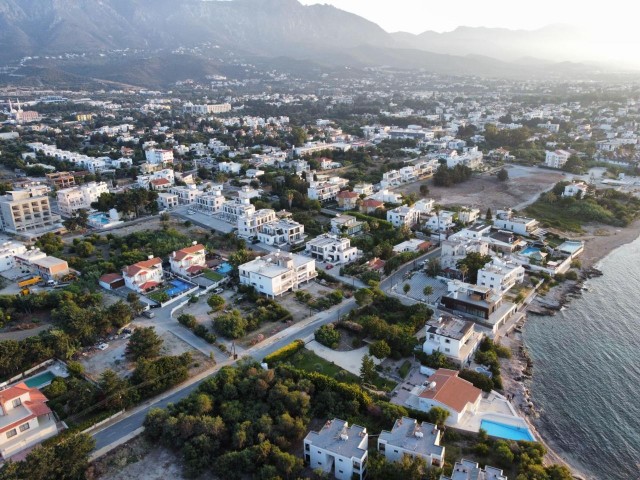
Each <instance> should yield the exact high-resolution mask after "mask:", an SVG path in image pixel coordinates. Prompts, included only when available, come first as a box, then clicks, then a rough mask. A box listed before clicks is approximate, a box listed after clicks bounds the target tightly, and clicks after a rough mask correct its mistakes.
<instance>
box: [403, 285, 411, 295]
mask: <svg viewBox="0 0 640 480" xmlns="http://www.w3.org/2000/svg"><path fill="white" fill-rule="evenodd" d="M409 290H411V285H409V284H408V283H405V284H404V285H403V286H402V291H403V292H404V293H405V295H406V294H407V293H409Z"/></svg>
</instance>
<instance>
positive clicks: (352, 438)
mask: <svg viewBox="0 0 640 480" xmlns="http://www.w3.org/2000/svg"><path fill="white" fill-rule="evenodd" d="M342 435H345V436H346V439H344V440H343V438H345V437H342V438H341V436H342ZM305 441H309V442H310V443H311V445H313V446H314V447H319V448H321V449H323V450H327V451H329V452H332V453H337V454H338V455H340V456H343V457H346V458H362V457H363V456H364V455H365V454H366V453H367V448H368V443H369V442H368V435H367V429H366V428H365V427H361V426H359V425H351V426H349V423H348V422H346V421H344V420H339V419H337V418H334V419H333V420H329V421H327V423H325V424H324V426H323V427H322V429H321V430H320V431H319V432H309V433H308V434H307V436H306V437H305Z"/></svg>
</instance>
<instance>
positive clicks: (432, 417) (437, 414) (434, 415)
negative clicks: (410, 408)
mask: <svg viewBox="0 0 640 480" xmlns="http://www.w3.org/2000/svg"><path fill="white" fill-rule="evenodd" d="M428 415H429V423H433V424H434V425H437V426H438V427H440V428H442V427H443V426H444V424H445V422H446V421H447V418H449V415H450V413H449V411H448V410H445V409H444V408H440V407H432V408H431V410H429V413H428Z"/></svg>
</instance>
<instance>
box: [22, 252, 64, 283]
mask: <svg viewBox="0 0 640 480" xmlns="http://www.w3.org/2000/svg"><path fill="white" fill-rule="evenodd" d="M30 267H31V270H32V271H34V272H35V273H37V274H38V275H40V276H41V277H42V278H44V279H46V280H59V279H61V278H62V277H64V276H65V275H68V274H69V264H68V263H67V261H66V260H61V259H60V258H56V257H46V256H45V257H44V258H35V259H32V260H31V265H30Z"/></svg>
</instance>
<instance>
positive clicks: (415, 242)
mask: <svg viewBox="0 0 640 480" xmlns="http://www.w3.org/2000/svg"><path fill="white" fill-rule="evenodd" d="M429 247H431V242H427V241H425V240H421V239H419V238H411V239H409V240H406V241H404V242H401V243H399V244H398V245H395V246H394V247H393V251H394V252H396V253H405V252H419V251H427V250H429Z"/></svg>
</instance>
